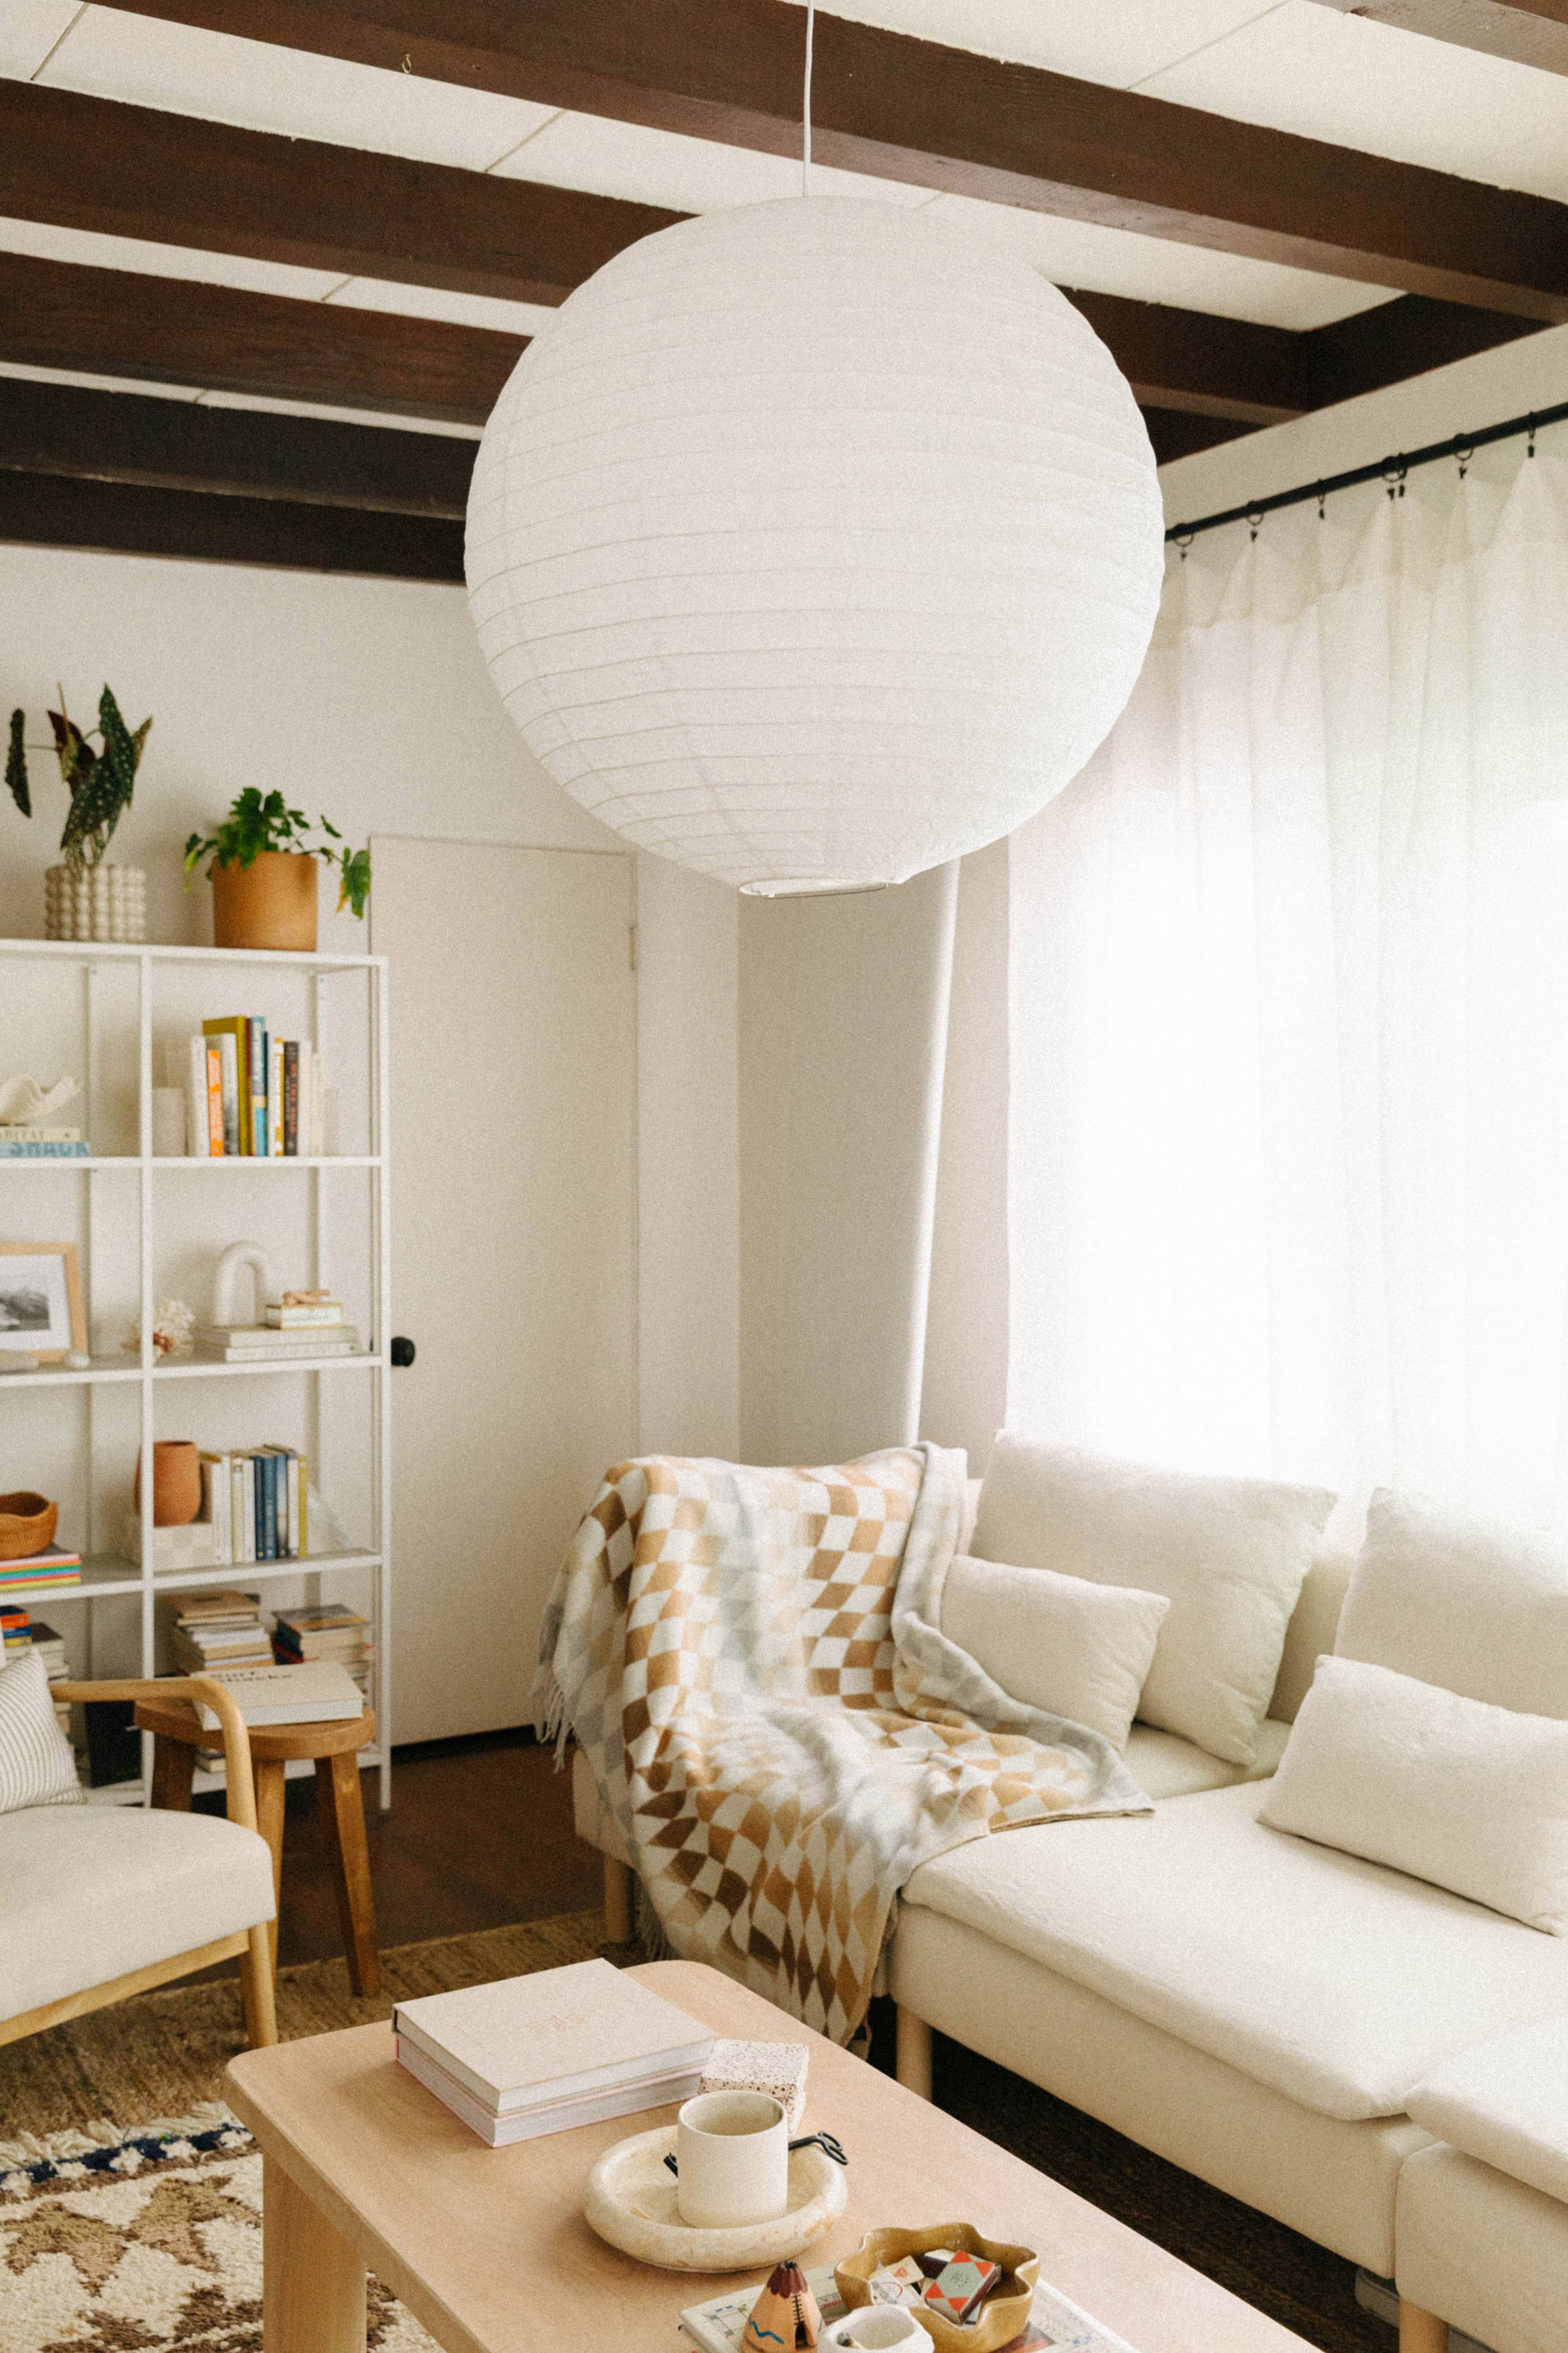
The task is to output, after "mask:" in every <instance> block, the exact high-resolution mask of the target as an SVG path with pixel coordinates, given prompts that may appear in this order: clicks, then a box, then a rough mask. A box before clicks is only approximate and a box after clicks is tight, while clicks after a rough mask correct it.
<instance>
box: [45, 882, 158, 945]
mask: <svg viewBox="0 0 1568 2353" xmlns="http://www.w3.org/2000/svg"><path fill="white" fill-rule="evenodd" d="M146 936H147V877H146V874H145V873H144V871H142V868H141V867H140V866H110V865H108V864H104V865H102V866H88V867H84V868H83V870H82V871H81V872H80V873H79V874H77V873H73V872H72V871H71V869H70V868H69V867H68V866H51V867H50V868H49V869H48V870H47V872H46V874H45V876H44V937H45V938H46V939H47V940H123V941H129V942H132V943H133V944H134V943H136V942H139V941H142V940H144V939H145V938H146Z"/></svg>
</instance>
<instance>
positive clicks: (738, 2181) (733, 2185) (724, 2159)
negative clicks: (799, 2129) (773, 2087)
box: [676, 2092, 789, 2231]
mask: <svg viewBox="0 0 1568 2353" xmlns="http://www.w3.org/2000/svg"><path fill="white" fill-rule="evenodd" d="M676 2161H677V2163H678V2165H679V2174H678V2176H677V2183H678V2200H677V2202H678V2204H679V2209H680V2219H681V2221H683V2222H685V2223H687V2224H689V2226H691V2227H692V2228H693V2229H696V2230H699V2231H711V2230H727V2229H731V2228H733V2227H734V2225H736V2224H737V2223H742V2222H772V2221H776V2220H777V2218H778V2217H779V2215H781V2214H782V2213H783V2212H784V2210H785V2208H786V2207H787V2206H788V2204H789V2126H788V2125H787V2124H786V2123H785V2121H784V2109H783V2107H782V2106H781V2105H780V2103H779V2102H778V2101H777V2100H775V2099H773V2098H771V2097H770V2096H769V2094H767V2093H766V2092H701V2093H699V2094H698V2096H697V2097H696V2099H694V2100H688V2101H687V2102H686V2103H685V2105H683V2106H682V2108H681V2109H680V2112H679V2115H678V2116H677V2117H676Z"/></svg>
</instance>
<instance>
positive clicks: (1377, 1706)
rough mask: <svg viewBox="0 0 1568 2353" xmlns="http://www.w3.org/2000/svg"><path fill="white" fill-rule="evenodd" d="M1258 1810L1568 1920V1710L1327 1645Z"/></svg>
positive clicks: (1442, 1880)
mask: <svg viewBox="0 0 1568 2353" xmlns="http://www.w3.org/2000/svg"><path fill="white" fill-rule="evenodd" d="M1258 1820H1259V1821H1262V1822H1267V1823H1268V1825H1269V1826H1270V1828H1271V1829H1274V1830H1277V1831H1291V1832H1293V1833H1294V1834H1295V1835H1296V1836H1297V1837H1298V1838H1308V1839H1316V1840H1318V1841H1320V1843H1321V1844H1322V1845H1324V1846H1334V1847H1342V1848H1343V1850H1344V1852H1346V1853H1347V1854H1359V1855H1364V1856H1365V1857H1366V1859H1367V1861H1368V1862H1386V1863H1388V1864H1389V1865H1390V1866H1391V1868H1392V1869H1394V1871H1407V1872H1409V1873H1412V1874H1413V1876H1414V1877H1415V1878H1416V1879H1429V1880H1430V1881H1431V1882H1432V1883H1433V1884H1434V1886H1436V1887H1447V1888H1449V1889H1451V1890H1452V1892H1453V1893H1454V1894H1456V1895H1468V1896H1469V1897H1470V1898H1471V1900H1472V1901H1473V1902H1475V1903H1477V1904H1487V1905H1490V1906H1491V1908H1492V1910H1493V1911H1494V1912H1506V1913H1507V1914H1508V1915H1509V1916H1510V1918H1511V1919H1514V1920H1522V1921H1523V1922H1524V1924H1525V1926H1527V1927H1530V1928H1542V1929H1544V1930H1545V1931H1546V1932H1547V1934H1548V1935H1549V1936H1562V1935H1563V1931H1564V1929H1568V1724H1560V1723H1558V1722H1557V1720H1556V1719H1555V1718H1554V1717H1552V1716H1549V1715H1517V1714H1516V1713H1515V1712H1514V1710H1513V1709H1511V1708H1507V1707H1489V1706H1487V1704H1485V1702H1484V1701H1482V1700H1476V1699H1461V1698H1460V1697H1459V1696H1458V1694H1457V1693H1455V1692H1450V1691H1441V1690H1439V1689H1438V1687H1437V1685H1436V1683H1417V1682H1416V1681H1415V1678H1414V1677H1413V1676H1411V1675H1397V1674H1395V1673H1394V1670H1393V1668H1392V1667H1372V1666H1368V1665H1366V1664H1365V1662H1363V1661H1362V1660H1360V1659H1321V1660H1320V1661H1319V1662H1318V1674H1317V1680H1316V1682H1315V1683H1313V1685H1312V1688H1311V1690H1310V1692H1309V1693H1308V1694H1307V1697H1306V1699H1305V1700H1304V1701H1303V1703H1302V1705H1301V1711H1300V1715H1298V1716H1297V1718H1296V1722H1295V1724H1294V1725H1293V1727H1292V1729H1291V1733H1290V1738H1289V1743H1288V1745H1287V1746H1286V1750H1285V1754H1284V1756H1283V1757H1281V1758H1280V1760H1279V1771H1278V1773H1276V1775H1275V1776H1274V1778H1273V1779H1272V1780H1271V1781H1270V1782H1269V1784H1268V1789H1267V1791H1266V1792H1265V1795H1264V1799H1263V1808H1262V1811H1261V1812H1260V1814H1259V1815H1258Z"/></svg>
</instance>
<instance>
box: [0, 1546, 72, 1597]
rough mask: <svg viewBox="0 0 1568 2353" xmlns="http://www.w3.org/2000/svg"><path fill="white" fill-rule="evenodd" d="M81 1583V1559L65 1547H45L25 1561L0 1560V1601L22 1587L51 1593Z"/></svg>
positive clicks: (27, 1557) (29, 1555) (30, 1554)
mask: <svg viewBox="0 0 1568 2353" xmlns="http://www.w3.org/2000/svg"><path fill="white" fill-rule="evenodd" d="M80 1583H81V1555H80V1553H79V1552H72V1551H71V1550H70V1548H69V1547H68V1546H66V1545H46V1546H45V1547H44V1550H43V1551H42V1552H30V1553H29V1554H28V1555H27V1556H26V1559H25V1560H0V1598H3V1597H4V1596H5V1594H6V1593H7V1592H11V1591H14V1590H15V1589H16V1587H18V1586H22V1585H27V1586H37V1588H39V1589H40V1590H41V1591H45V1592H52V1591H54V1590H55V1589H56V1588H58V1587H59V1586H63V1585H79V1584H80Z"/></svg>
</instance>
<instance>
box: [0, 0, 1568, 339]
mask: <svg viewBox="0 0 1568 2353" xmlns="http://www.w3.org/2000/svg"><path fill="white" fill-rule="evenodd" d="M109 5H118V6H122V7H127V8H129V9H130V10H131V13H132V14H137V13H140V14H142V15H148V16H160V17H164V18H168V19H172V20H173V21H174V22H177V23H181V24H187V25H197V26H208V27H210V28H212V29H214V30H217V31H222V32H226V33H237V34H242V35H245V36H247V37H250V38H252V39H257V40H265V41H272V42H277V43H280V44H282V45H284V46H285V47H293V48H299V49H304V50H311V51H316V52H319V53H321V54H324V55H328V56H332V57H339V58H350V59H352V60H353V61H355V62H357V63H361V64H365V65H374V66H381V67H385V68H389V69H403V70H405V71H408V72H412V73H415V74H424V75H427V76H429V77H431V78H432V79H437V80H442V81H452V82H457V83H460V84H464V85H466V86H467V87H469V88H473V89H480V90H499V91H502V92H507V93H510V94H512V95H515V96H518V97H522V98H528V99H532V100H540V101H542V102H543V103H545V104H549V105H556V106H566V107H574V108H579V109H582V110H584V111H586V112H589V113H595V114H605V115H609V116H613V117H616V118H618V119H620V120H622V121H632V122H642V123H647V124H651V125H653V126H655V127H656V128H658V129H661V130H673V131H681V132H695V133H696V134H697V135H698V136H700V137H703V138H709V139H717V140H723V141H728V142H732V143H734V144H737V145H740V146H745V147H753V148H761V149H763V150H765V151H766V152H768V153H774V154H793V153H796V152H797V151H798V147H799V139H800V129H799V124H800V77H801V50H802V36H803V31H804V25H803V16H802V11H801V10H800V9H799V8H798V7H795V6H791V5H787V0H529V5H526V6H519V5H517V4H516V0H109ZM4 135H5V134H4V127H3V126H0V139H3V138H4ZM253 135H254V134H253ZM813 137H814V143H815V150H816V153H817V154H818V156H819V157H820V158H821V160H822V161H823V162H825V163H831V164H843V165H847V166H848V167H849V168H851V169H853V170H857V171H861V172H869V173H873V174H881V175H884V176H889V177H892V178H895V179H901V180H907V181H911V182H914V183H915V184H917V185H921V186H924V187H931V188H939V189H944V190H951V191H952V192H955V193H957V194H959V195H971V196H981V197H986V198H990V199H992V200H994V201H995V202H998V203H1002V204H1008V205H1016V206H1024V207H1026V208H1030V209H1033V210H1037V211H1041V212H1047V213H1058V214H1063V215H1066V216H1070V217H1073V218H1076V219H1081V220H1089V221H1095V222H1100V223H1103V224H1105V225H1108V226H1110V227H1119V228H1126V229H1131V230H1135V231H1137V232H1139V233H1140V234H1142V235H1144V236H1150V237H1173V238H1176V239H1179V240H1180V241H1182V242H1183V243H1185V244H1189V245H1206V246H1213V247H1215V248H1222V249H1224V250H1226V251H1228V252H1233V253H1245V254H1249V255H1252V256H1255V257H1256V258H1258V259H1263V260H1269V261H1278V262H1285V263H1289V264H1291V265H1292V266H1294V267H1297V268H1301V269H1316V270H1326V271H1330V272H1332V273H1333V274H1335V275H1337V276H1341V277H1346V278H1353V279H1358V280H1362V281H1363V282H1365V283H1369V284H1373V285H1382V286H1391V287H1396V288H1399V289H1401V290H1404V291H1406V292H1411V293H1420V294H1427V295H1430V296H1433V297H1436V298H1437V299H1439V300H1443V301H1458V302H1468V303H1473V304H1476V305H1478V306H1479V307H1480V308H1482V309H1487V310H1500V311H1514V312H1517V313H1519V314H1520V315H1521V316H1524V317H1531V318H1536V319H1540V320H1542V321H1546V322H1557V321H1561V320H1563V319H1568V208H1565V207H1564V206H1560V205H1556V204H1553V203H1551V202H1550V201H1548V200H1547V199H1546V198H1544V197H1541V196H1534V195H1526V194H1523V193H1521V192H1520V191H1518V190H1514V189H1504V188H1495V187H1490V186H1487V185H1481V184H1479V183H1478V182H1474V181H1469V180H1462V179H1459V178H1457V177H1455V176H1453V175H1452V174H1447V173H1443V172H1434V171H1429V170H1426V169H1424V168H1423V167H1421V166H1419V165H1415V164H1400V163H1394V162H1392V161H1390V160H1388V159H1387V158H1384V157H1382V156H1376V155H1369V154H1366V153H1362V152H1361V151H1359V150H1355V149H1348V148H1342V147H1335V146H1331V145H1330V144H1328V143H1327V142H1322V141H1319V140H1312V139H1303V138H1300V137H1298V136H1296V135H1294V134H1293V133H1290V132H1280V131H1274V130H1270V129H1268V128H1266V127H1265V126H1263V125H1260V124H1257V123H1247V122H1239V121H1235V120H1233V119H1232V118H1230V117H1229V116H1226V115H1218V114H1210V113H1205V112H1203V111H1199V110H1198V109H1195V108H1193V107H1185V106H1177V105H1173V104H1172V103H1171V102H1170V101H1169V100H1162V99H1156V98H1149V97H1146V96H1144V95H1143V94H1142V93H1141V92H1138V91H1133V90H1112V89H1108V88H1106V87H1105V86H1103V85H1102V84H1100V83H1096V82H1086V81H1076V80H1073V79H1069V78H1068V76H1066V75H1063V74H1054V73H1047V72H1046V71H1044V70H1043V69H1040V68H1038V67H1033V66H1021V65H1013V64H1006V63H1003V62H1000V61H998V60H997V59H995V58H983V57H979V56H976V55H975V54H974V53H973V52H972V51H969V50H963V49H952V48H943V47H939V46H938V45H937V44H935V43H933V42H929V41H921V40H916V39H913V38H912V37H910V36H908V35H904V34H896V33H888V32H884V31H882V30H880V29H879V28H878V27H876V26H866V25H858V24H853V23H851V22H849V21H848V20H847V19H846V18H844V17H840V16H823V17H822V18H821V19H820V20H819V22H818V25H817V33H816V59H815V76H814V84H813ZM78 152H79V151H78ZM313 152H314V153H322V152H325V153H342V151H332V150H326V151H322V150H320V149H318V150H315V151H313ZM75 160H76V159H75V156H74V155H73V157H72V161H73V162H74V161H75ZM406 169H407V170H408V172H410V173H411V174H416V173H418V172H419V171H421V170H429V169H434V167H424V166H413V165H410V166H407V167H406ZM92 176H93V177H96V176H97V175H96V174H94V175H92ZM28 217H37V216H36V215H29V216H28ZM157 233H158V232H154V231H143V232H142V234H157ZM245 249H246V250H252V249H254V248H248V247H247V248H245ZM389 274H390V273H389ZM542 299H546V300H548V299H551V298H550V297H548V296H546V297H543V298H542Z"/></svg>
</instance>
